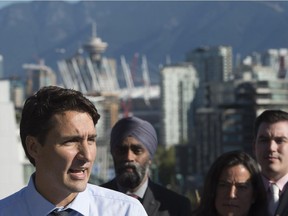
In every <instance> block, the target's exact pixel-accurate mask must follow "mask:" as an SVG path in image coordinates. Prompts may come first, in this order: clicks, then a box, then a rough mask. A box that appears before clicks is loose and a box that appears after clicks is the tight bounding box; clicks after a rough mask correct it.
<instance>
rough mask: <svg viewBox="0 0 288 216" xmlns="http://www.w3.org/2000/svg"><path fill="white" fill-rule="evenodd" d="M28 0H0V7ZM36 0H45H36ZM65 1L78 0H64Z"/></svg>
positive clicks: (27, 0)
mask: <svg viewBox="0 0 288 216" xmlns="http://www.w3.org/2000/svg"><path fill="white" fill-rule="evenodd" d="M29 1H31V0H10V1H5V0H4V1H2V0H0V9H1V8H3V7H5V6H7V5H10V4H14V3H17V2H29ZM38 1H45V0H38ZM50 1H53V0H50ZM66 1H79V0H66Z"/></svg>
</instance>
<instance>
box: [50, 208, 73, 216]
mask: <svg viewBox="0 0 288 216" xmlns="http://www.w3.org/2000/svg"><path fill="white" fill-rule="evenodd" d="M69 212H71V209H66V210H64V211H57V210H54V211H53V212H50V213H49V214H48V215H47V216H68V215H69Z"/></svg>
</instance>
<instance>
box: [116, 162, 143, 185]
mask: <svg viewBox="0 0 288 216" xmlns="http://www.w3.org/2000/svg"><path fill="white" fill-rule="evenodd" d="M115 167H116V179H117V182H118V184H119V185H120V186H121V187H123V188H125V189H134V188H136V187H137V186H139V185H140V183H141V182H142V181H143V179H144V177H145V175H146V173H147V172H148V169H149V161H147V162H146V163H145V164H143V165H142V166H141V165H140V164H139V163H136V162H125V163H122V164H119V165H118V166H115ZM126 169H132V171H127V170H126Z"/></svg>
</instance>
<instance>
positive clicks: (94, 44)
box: [83, 22, 108, 66]
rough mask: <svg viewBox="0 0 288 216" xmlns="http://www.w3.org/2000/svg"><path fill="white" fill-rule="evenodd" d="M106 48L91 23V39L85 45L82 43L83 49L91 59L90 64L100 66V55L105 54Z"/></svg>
mask: <svg viewBox="0 0 288 216" xmlns="http://www.w3.org/2000/svg"><path fill="white" fill-rule="evenodd" d="M107 47H108V43H106V42H103V41H102V40H101V38H100V37H97V34H96V23H95V22H93V23H92V37H91V38H90V40H89V41H88V42H87V43H84V45H83V48H84V50H86V51H87V52H88V53H89V55H90V58H91V61H92V62H95V63H96V64H97V65H98V66H100V65H101V60H102V56H101V55H102V53H103V52H105V50H106V48H107Z"/></svg>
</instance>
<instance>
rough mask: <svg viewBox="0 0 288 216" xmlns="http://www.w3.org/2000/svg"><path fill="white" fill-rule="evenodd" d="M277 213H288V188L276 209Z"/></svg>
mask: <svg viewBox="0 0 288 216" xmlns="http://www.w3.org/2000/svg"><path fill="white" fill-rule="evenodd" d="M275 215H281V216H282V215H283V216H284V215H285V216H286V215H288V188H287V186H286V189H285V190H284V192H283V194H282V195H281V197H280V200H279V205H278V208H277V209H276V213H275Z"/></svg>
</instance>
